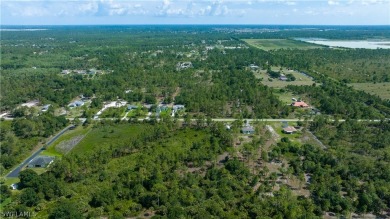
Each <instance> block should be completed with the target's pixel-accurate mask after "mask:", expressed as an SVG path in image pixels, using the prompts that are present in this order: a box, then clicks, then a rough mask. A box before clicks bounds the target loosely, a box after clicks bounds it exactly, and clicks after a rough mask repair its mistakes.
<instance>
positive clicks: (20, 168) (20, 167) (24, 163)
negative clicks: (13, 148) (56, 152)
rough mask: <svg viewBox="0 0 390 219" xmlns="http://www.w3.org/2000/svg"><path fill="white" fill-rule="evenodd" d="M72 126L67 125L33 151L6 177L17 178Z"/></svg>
mask: <svg viewBox="0 0 390 219" xmlns="http://www.w3.org/2000/svg"><path fill="white" fill-rule="evenodd" d="M72 126H73V125H69V126H68V127H66V128H64V129H63V130H62V131H60V132H59V133H57V134H56V135H55V136H54V137H53V138H52V139H50V141H48V142H47V143H46V144H45V145H44V146H43V147H42V148H40V149H39V150H37V151H35V152H34V153H33V154H32V155H31V156H30V157H28V158H27V159H26V160H24V161H23V162H22V163H21V164H19V166H17V167H16V168H15V169H13V170H12V171H11V172H9V173H8V175H7V176H6V177H18V176H19V172H20V171H21V170H22V168H23V167H24V166H26V165H27V164H28V163H29V162H30V161H31V160H32V159H34V158H35V157H36V156H38V155H39V154H40V153H41V152H42V150H44V149H45V147H47V146H49V145H51V143H53V142H54V141H55V140H57V138H59V137H60V136H61V135H62V134H64V133H65V132H66V131H68V130H69V129H70V128H71V127H72Z"/></svg>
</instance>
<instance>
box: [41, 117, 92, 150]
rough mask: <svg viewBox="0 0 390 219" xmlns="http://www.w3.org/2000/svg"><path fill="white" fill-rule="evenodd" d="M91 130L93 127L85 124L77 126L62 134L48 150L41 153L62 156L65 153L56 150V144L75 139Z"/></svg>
mask: <svg viewBox="0 0 390 219" xmlns="http://www.w3.org/2000/svg"><path fill="white" fill-rule="evenodd" d="M89 130H91V127H84V126H81V125H79V126H77V127H76V128H75V129H73V130H68V131H66V132H65V133H64V134H63V135H61V136H60V137H59V138H58V139H57V140H56V141H55V142H53V144H51V145H50V146H49V147H48V148H46V150H44V151H42V153H41V155H46V156H59V157H60V156H62V155H63V154H62V153H61V152H59V151H57V150H56V146H57V145H59V144H60V143H61V142H64V141H69V140H71V139H73V138H74V137H77V136H80V135H86V134H87V133H88V131H89Z"/></svg>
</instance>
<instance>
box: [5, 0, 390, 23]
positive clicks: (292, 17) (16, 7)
mask: <svg viewBox="0 0 390 219" xmlns="http://www.w3.org/2000/svg"><path fill="white" fill-rule="evenodd" d="M0 7H1V24H2V25H79V24H80V25H83V24H298V25H390V0H211V1H210V0H146V1H145V0H144V1H137V0H72V1H58V0H3V1H1V3H0Z"/></svg>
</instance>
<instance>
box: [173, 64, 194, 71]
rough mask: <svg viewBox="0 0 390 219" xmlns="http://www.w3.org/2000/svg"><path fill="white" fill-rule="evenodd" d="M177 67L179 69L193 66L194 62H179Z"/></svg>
mask: <svg viewBox="0 0 390 219" xmlns="http://www.w3.org/2000/svg"><path fill="white" fill-rule="evenodd" d="M176 67H177V69H178V70H181V69H187V68H192V62H179V63H177V65H176Z"/></svg>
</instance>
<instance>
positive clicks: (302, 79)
mask: <svg viewBox="0 0 390 219" xmlns="http://www.w3.org/2000/svg"><path fill="white" fill-rule="evenodd" d="M271 70H272V71H280V73H283V74H292V75H294V77H295V78H296V79H295V81H281V80H279V79H277V78H276V79H272V78H270V77H269V75H268V74H267V70H259V71H256V72H254V75H255V77H256V78H261V79H262V81H261V83H262V84H264V85H267V86H269V87H274V88H283V87H286V86H287V85H297V86H299V85H312V84H313V83H314V81H313V79H312V78H310V77H308V76H306V75H304V74H301V73H299V72H297V71H294V70H288V69H286V68H282V70H280V67H271ZM271 80H272V81H271Z"/></svg>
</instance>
